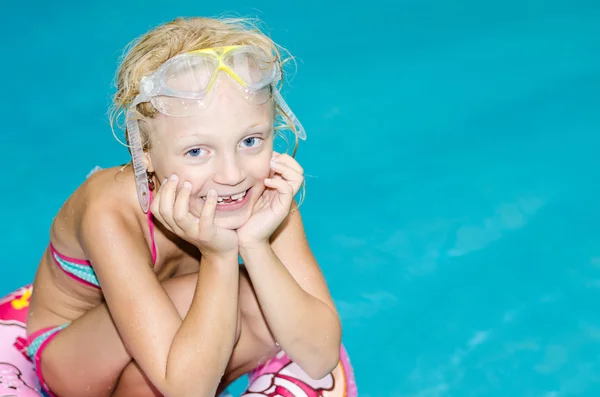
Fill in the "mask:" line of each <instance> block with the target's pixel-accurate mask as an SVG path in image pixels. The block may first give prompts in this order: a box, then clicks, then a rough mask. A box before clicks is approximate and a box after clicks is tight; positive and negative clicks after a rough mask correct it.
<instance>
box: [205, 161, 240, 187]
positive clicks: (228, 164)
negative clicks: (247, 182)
mask: <svg viewBox="0 0 600 397" xmlns="http://www.w3.org/2000/svg"><path fill="white" fill-rule="evenodd" d="M244 179H246V174H245V173H244V171H243V168H242V166H241V164H240V159H239V158H238V157H237V156H236V155H225V156H222V158H221V160H220V161H218V162H217V169H216V170H215V174H214V177H213V180H214V181H215V182H216V183H218V184H220V185H229V186H236V185H239V184H240V183H242V182H243V181H244Z"/></svg>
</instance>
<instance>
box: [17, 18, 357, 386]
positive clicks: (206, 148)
mask: <svg viewBox="0 0 600 397" xmlns="http://www.w3.org/2000/svg"><path fill="white" fill-rule="evenodd" d="M282 76H283V68H282V60H281V59H280V53H279V51H278V48H277V46H276V45H275V44H274V43H273V41H271V40H270V39H269V38H268V37H266V36H265V35H264V34H262V33H261V32H260V31H258V30H256V29H253V28H250V27H248V24H247V23H245V21H243V20H215V19H206V18H191V19H176V20H174V21H172V22H170V23H167V24H165V25H162V26H159V27H157V28H155V29H153V30H151V31H150V32H148V33H147V34H145V35H144V36H142V37H141V38H140V39H139V40H138V41H136V42H135V43H134V45H133V46H132V47H131V48H130V50H129V52H128V53H127V54H126V56H125V58H124V60H123V62H122V64H121V65H120V68H119V70H118V75H117V92H116V95H115V98H114V102H115V110H116V113H117V115H118V114H119V113H124V114H125V115H126V126H127V138H128V143H129V148H130V152H131V155H132V165H133V166H132V167H129V166H126V167H123V168H118V167H115V168H110V169H105V170H101V171H98V172H96V173H95V174H93V175H92V176H91V177H89V178H88V179H87V180H86V181H85V182H84V183H83V184H82V186H81V187H79V188H78V189H77V190H76V191H75V192H74V193H73V195H72V196H71V197H70V198H69V199H68V200H67V201H66V202H65V204H64V206H63V207H62V208H61V209H60V211H59V213H58V215H57V216H56V218H55V219H54V222H53V224H52V228H51V232H50V244H49V246H48V249H47V250H46V252H45V254H44V256H43V258H42V260H41V263H40V266H39V269H38V271H37V274H36V278H35V282H34V285H33V294H32V297H31V307H30V311H29V317H28V323H27V330H28V340H29V342H28V347H27V354H28V355H29V356H30V357H31V358H32V360H33V361H34V364H35V367H36V371H37V374H38V377H39V378H40V381H41V385H42V387H43V389H44V390H45V391H46V393H48V394H49V395H51V396H52V395H57V396H61V397H81V396H98V397H100V396H103V397H106V396H147V395H165V396H169V397H180V396H181V397H183V396H194V397H197V396H214V395H215V394H216V393H218V392H220V391H221V390H223V389H224V387H225V386H226V385H227V384H229V383H230V382H232V381H233V380H235V379H236V378H238V377H239V376H240V375H242V374H244V373H247V372H248V371H250V370H252V369H254V368H256V367H257V366H258V365H259V364H263V363H265V362H266V361H267V360H268V359H270V358H273V357H275V356H276V355H277V360H279V361H281V360H282V355H284V356H285V359H284V360H283V362H285V363H288V364H289V363H293V364H294V366H295V367H297V368H298V370H297V372H300V375H298V379H300V378H302V379H304V381H303V382H304V383H303V384H304V385H305V384H310V383H311V381H310V380H311V379H312V380H319V379H325V378H327V377H328V376H329V377H331V374H332V371H333V370H334V368H339V367H340V364H339V362H340V348H341V344H340V343H341V342H340V340H341V327H340V321H339V318H338V315H337V312H336V309H335V307H334V304H333V302H332V299H331V296H330V294H329V291H328V288H327V285H326V283H325V280H324V279H323V276H322V274H321V272H320V270H319V267H318V264H317V262H316V261H315V258H314V257H313V255H312V253H311V251H310V248H309V246H308V244H307V241H306V238H305V234H304V230H303V226H302V220H301V218H300V214H299V211H298V209H297V206H296V204H295V202H294V197H295V195H296V193H297V192H298V191H299V189H300V188H301V186H302V185H303V170H302V167H301V166H300V165H299V164H298V163H297V162H296V161H295V160H294V159H293V158H292V157H290V156H288V155H287V154H278V153H275V152H274V151H273V141H274V138H275V133H276V130H277V129H278V127H284V128H287V129H289V130H291V131H292V132H294V133H295V135H296V139H295V140H296V143H297V138H304V130H303V129H302V126H301V125H300V123H299V122H298V120H297V119H296V117H295V116H294V114H293V113H292V112H291V110H290V109H289V107H288V106H287V105H286V103H285V101H284V100H283V99H282V97H281V95H280V94H279V91H278V89H277V84H278V82H280V81H281V79H282ZM115 118H116V117H113V118H112V120H113V121H114V120H115ZM276 121H277V123H276ZM281 122H283V126H281V125H279V124H281ZM276 124H278V126H277V127H276ZM240 257H241V259H242V261H243V265H240V264H239V263H238V258H240ZM284 352H285V353H284ZM342 354H343V350H342ZM286 360H287V361H286ZM284 365H287V364H284ZM290 368H291V367H290ZM286 379H287V378H286ZM263 380H264V379H263ZM294 382H295V383H297V384H300V383H302V382H300V381H298V382H299V383H298V382H296V381H294V380H292V383H294ZM275 383H276V382H275ZM313 383H314V384H318V383H319V382H317V381H315V382H313ZM342 383H343V382H337V383H336V382H335V379H334V380H332V381H331V382H324V383H323V382H321V384H322V385H325V386H323V390H325V389H327V390H329V391H332V390H334V389H335V388H338V389H340V388H342V389H343V390H346V388H347V385H346V384H342ZM326 384H327V385H326ZM268 390H269V389H268V388H265V389H264V391H263V392H264V393H267V392H268ZM273 390H275V389H273ZM315 390H317V389H315ZM272 393H278V392H276V391H272ZM340 393H342V392H340ZM248 395H256V396H258V395H277V394H252V393H250V394H248ZM306 395H308V392H307V394H306ZM314 395H315V396H317V395H318V394H316V392H315V394H314ZM339 395H340V396H341V395H342V394H339Z"/></svg>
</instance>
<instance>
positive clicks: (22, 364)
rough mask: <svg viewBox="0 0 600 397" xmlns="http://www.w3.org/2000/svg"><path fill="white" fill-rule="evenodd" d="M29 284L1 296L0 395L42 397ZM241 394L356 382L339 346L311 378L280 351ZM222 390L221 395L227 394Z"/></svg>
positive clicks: (337, 392)
mask: <svg viewBox="0 0 600 397" xmlns="http://www.w3.org/2000/svg"><path fill="white" fill-rule="evenodd" d="M31 291H32V287H31V285H27V286H25V287H22V288H19V289H18V290H16V291H14V292H12V293H10V294H8V295H7V296H5V297H3V298H0V397H41V396H42V397H43V394H42V392H41V388H40V384H39V382H38V379H37V376H36V374H35V371H34V369H33V363H32V362H31V360H30V359H29V358H28V357H27V355H26V354H25V346H26V341H27V335H26V329H25V323H26V321H27V312H28V310H29V299H30V297H31ZM248 378H249V386H248V388H247V389H246V391H245V392H244V393H243V394H242V395H241V396H240V397H356V396H357V395H358V393H357V389H356V382H355V379H354V374H353V370H352V367H351V365H350V361H349V360H348V355H347V354H346V351H345V350H344V348H343V347H342V350H341V355H340V364H339V365H338V366H337V367H336V368H335V370H334V371H333V372H332V373H331V374H330V375H327V376H326V377H324V378H323V379H319V380H315V379H312V378H310V377H309V376H308V375H306V373H305V372H304V371H302V370H301V369H300V367H298V366H297V365H296V364H295V363H293V362H292V361H291V360H290V359H289V358H288V357H287V356H286V355H285V354H284V353H283V352H281V353H279V354H278V355H277V356H276V357H274V358H273V359H271V360H270V361H268V362H267V363H265V364H263V365H262V366H260V367H258V368H257V369H255V370H254V371H253V372H252V373H250V374H249V375H248ZM230 396H231V395H230V394H228V393H224V394H223V395H221V397H230Z"/></svg>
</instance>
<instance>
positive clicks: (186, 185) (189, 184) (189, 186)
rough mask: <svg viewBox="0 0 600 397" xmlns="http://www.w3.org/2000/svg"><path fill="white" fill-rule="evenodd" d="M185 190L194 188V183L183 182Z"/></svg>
mask: <svg viewBox="0 0 600 397" xmlns="http://www.w3.org/2000/svg"><path fill="white" fill-rule="evenodd" d="M183 188H184V189H191V188H192V183H191V182H189V181H185V182H183Z"/></svg>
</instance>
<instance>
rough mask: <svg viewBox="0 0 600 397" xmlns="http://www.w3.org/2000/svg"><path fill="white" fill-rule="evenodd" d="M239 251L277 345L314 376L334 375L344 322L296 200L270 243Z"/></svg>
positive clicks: (241, 247) (241, 248) (316, 377)
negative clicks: (319, 264) (312, 248)
mask: <svg viewBox="0 0 600 397" xmlns="http://www.w3.org/2000/svg"><path fill="white" fill-rule="evenodd" d="M240 255H241V256H242V258H243V260H244V264H245V266H246V268H247V269H248V274H249V275H250V278H251V280H252V285H253V286H254V289H255V291H256V295H257V297H258V300H259V302H260V305H261V308H262V310H263V312H264V315H265V318H266V320H267V323H268V325H269V328H270V329H271V332H272V333H273V336H274V337H275V340H276V341H277V343H279V345H280V346H281V347H282V349H283V350H284V351H285V352H286V354H287V355H288V356H289V357H290V358H291V359H292V360H293V361H294V362H295V363H297V364H298V365H299V366H300V367H301V368H302V369H303V370H304V371H305V372H306V373H307V374H308V375H309V376H311V377H312V378H315V379H320V378H322V377H324V376H325V375H327V374H328V373H330V372H331V371H332V370H333V369H334V368H335V366H336V365H337V364H338V361H339V354H340V344H341V325H340V321H339V318H338V314H337V311H336V309H335V306H334V304H333V301H332V299H331V296H330V294H329V290H328V288H327V284H326V282H325V279H324V277H323V274H322V273H321V271H320V269H319V266H318V264H317V262H316V260H315V258H314V256H313V254H312V252H311V250H310V247H309V246H308V242H307V240H306V236H305V233H304V227H303V225H302V219H301V217H300V213H299V211H298V208H297V206H296V204H295V203H293V204H292V211H291V212H290V214H289V215H288V217H287V218H286V219H285V220H284V221H283V223H282V224H281V226H280V227H279V229H278V230H277V232H276V233H275V235H274V236H273V238H272V241H271V244H269V243H268V242H267V243H264V244H261V245H253V246H252V247H243V246H240Z"/></svg>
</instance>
